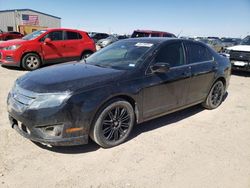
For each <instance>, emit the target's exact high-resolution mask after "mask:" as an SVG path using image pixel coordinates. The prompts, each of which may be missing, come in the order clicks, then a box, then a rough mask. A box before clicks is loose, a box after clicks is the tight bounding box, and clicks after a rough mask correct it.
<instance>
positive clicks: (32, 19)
mask: <svg viewBox="0 0 250 188" xmlns="http://www.w3.org/2000/svg"><path fill="white" fill-rule="evenodd" d="M22 21H23V25H39V20H38V15H28V14H23V15H22Z"/></svg>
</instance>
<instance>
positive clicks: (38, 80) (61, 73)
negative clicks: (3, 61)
mask: <svg viewBox="0 0 250 188" xmlns="http://www.w3.org/2000/svg"><path fill="white" fill-rule="evenodd" d="M125 72H126V71H123V70H116V69H111V68H102V67H97V66H94V65H89V64H84V63H79V62H78V63H76V62H72V63H67V64H61V65H55V66H51V67H47V68H42V69H39V70H36V71H32V72H29V73H27V74H25V75H24V76H22V77H20V78H19V79H18V80H17V81H16V84H17V85H18V86H19V87H21V88H23V89H26V90H29V91H33V92H37V93H53V92H64V91H69V92H75V91H78V90H81V91H82V90H87V89H91V88H95V87H100V86H103V85H105V84H111V83H113V82H114V81H117V80H118V79H119V78H120V77H121V75H123V74H124V73H125Z"/></svg>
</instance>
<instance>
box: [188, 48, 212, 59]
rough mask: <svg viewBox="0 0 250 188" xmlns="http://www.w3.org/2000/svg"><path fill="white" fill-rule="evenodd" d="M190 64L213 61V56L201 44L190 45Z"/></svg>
mask: <svg viewBox="0 0 250 188" xmlns="http://www.w3.org/2000/svg"><path fill="white" fill-rule="evenodd" d="M187 48H188V55H189V63H197V62H203V61H211V60H213V56H212V55H211V53H210V52H209V51H208V49H207V48H206V47H204V46H202V45H200V44H195V43H188V44H187Z"/></svg>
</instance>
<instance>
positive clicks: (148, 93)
mask: <svg viewBox="0 0 250 188" xmlns="http://www.w3.org/2000/svg"><path fill="white" fill-rule="evenodd" d="M159 62H163V63H164V62H165V63H169V64H170V66H171V67H170V70H169V71H168V72H166V73H151V72H150V71H149V70H148V71H147V74H146V77H145V79H144V80H145V85H146V86H147V87H146V88H144V91H143V109H144V110H143V116H144V119H150V118H151V117H154V116H157V115H161V114H164V113H166V112H168V111H171V110H173V109H176V108H178V107H181V106H183V105H184V104H185V100H186V98H185V97H186V93H187V89H188V84H189V80H190V75H191V72H190V68H189V67H188V66H187V65H186V64H185V54H184V50H183V44H182V42H181V41H178V42H174V43H171V44H166V45H163V46H162V47H161V49H160V50H159V52H158V54H157V55H156V58H155V60H154V61H153V63H152V64H154V63H159ZM152 64H151V65H152Z"/></svg>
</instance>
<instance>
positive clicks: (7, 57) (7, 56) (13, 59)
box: [0, 50, 20, 67]
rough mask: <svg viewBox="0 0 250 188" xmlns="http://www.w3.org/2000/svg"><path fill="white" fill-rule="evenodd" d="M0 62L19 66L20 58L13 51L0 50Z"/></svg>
mask: <svg viewBox="0 0 250 188" xmlns="http://www.w3.org/2000/svg"><path fill="white" fill-rule="evenodd" d="M0 64H1V65H5V66H17V67H18V66H20V60H19V59H18V58H17V56H16V54H15V53H14V51H5V50H0Z"/></svg>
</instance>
